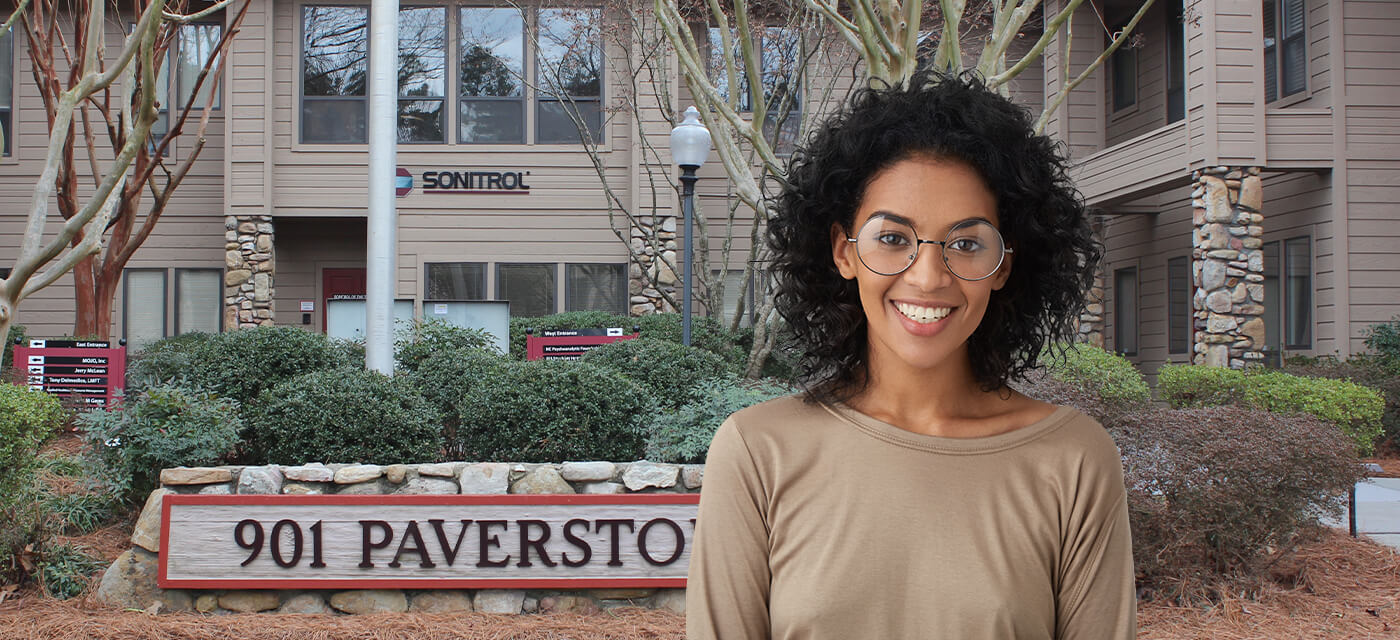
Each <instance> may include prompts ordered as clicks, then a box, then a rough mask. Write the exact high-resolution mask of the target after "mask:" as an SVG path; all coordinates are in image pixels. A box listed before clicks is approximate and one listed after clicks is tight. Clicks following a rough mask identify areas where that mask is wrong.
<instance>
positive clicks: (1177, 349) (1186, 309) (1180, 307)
mask: <svg viewBox="0 0 1400 640" xmlns="http://www.w3.org/2000/svg"><path fill="white" fill-rule="evenodd" d="M1191 284H1192V283H1191V261H1190V259H1189V258H1187V257H1186V256H1180V257H1177V258H1172V259H1170V260H1167V353H1187V352H1188V351H1189V350H1190V349H1191V318H1192V313H1191Z"/></svg>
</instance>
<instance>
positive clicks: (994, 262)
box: [846, 215, 1012, 281]
mask: <svg viewBox="0 0 1400 640" xmlns="http://www.w3.org/2000/svg"><path fill="white" fill-rule="evenodd" d="M846 241H847V242H852V243H855V245H856V255H858V256H860V262H861V264H864V265H865V268H867V269H869V270H871V271H874V272H875V273H878V274H880V275H882V276H892V275H896V274H899V273H903V272H904V270H905V269H908V268H909V265H911V264H914V260H915V259H916V258H918V257H919V246H920V245H925V244H936V245H938V248H939V249H941V250H942V253H943V264H945V265H947V266H948V272H949V273H952V274H953V275H955V276H957V277H959V278H962V279H963V280H973V281H976V280H984V279H986V278H988V277H991V275H992V274H994V273H996V272H997V269H999V268H1000V267H1001V263H1002V261H1003V260H1005V258H1006V254H1008V253H1011V252H1012V250H1011V249H1008V248H1007V247H1006V244H1005V242H1004V241H1003V240H1002V238H1001V233H1000V232H998V231H997V228H996V227H993V226H992V225H991V223H989V222H987V221H986V220H964V221H963V222H959V223H958V224H956V225H953V228H952V229H950V230H949V231H948V235H947V237H945V238H944V239H943V240H942V241H939V240H920V239H919V236H918V234H916V233H914V228H913V227H911V226H909V225H908V224H906V223H904V222H902V221H900V220H896V219H894V218H891V217H888V216H882V215H881V216H875V217H872V218H870V219H869V220H867V221H866V222H865V224H864V225H863V226H861V228H860V233H858V234H856V237H854V238H852V237H849V236H847V237H846Z"/></svg>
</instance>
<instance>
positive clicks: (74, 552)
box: [39, 542, 106, 600]
mask: <svg viewBox="0 0 1400 640" xmlns="http://www.w3.org/2000/svg"><path fill="white" fill-rule="evenodd" d="M105 566H106V563H105V562H102V561H101V560H99V559H97V558H94V557H93V556H91V555H89V554H88V553H87V552H86V551H84V550H83V548H82V547H79V546H77V545H74V544H72V543H69V542H64V543H61V544H57V545H53V546H50V547H49V548H47V549H45V550H44V555H43V559H42V560H40V561H39V583H40V584H42V585H43V586H44V591H45V592H46V593H48V594H49V595H50V596H53V597H55V598H58V599H59V600H67V599H69V598H76V597H77V596H78V595H80V594H82V592H83V590H84V589H86V588H87V586H88V583H89V582H90V581H91V579H92V576H93V575H94V574H96V573H97V572H98V571H99V570H101V569H102V568H103V567H105Z"/></svg>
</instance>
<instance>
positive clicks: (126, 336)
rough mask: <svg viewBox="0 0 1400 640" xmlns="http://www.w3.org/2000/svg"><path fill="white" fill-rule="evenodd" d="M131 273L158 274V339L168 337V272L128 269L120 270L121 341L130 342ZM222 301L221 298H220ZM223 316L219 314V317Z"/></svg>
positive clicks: (161, 268)
mask: <svg viewBox="0 0 1400 640" xmlns="http://www.w3.org/2000/svg"><path fill="white" fill-rule="evenodd" d="M133 272H143V273H159V274H160V293H161V295H160V305H161V312H160V338H158V339H164V338H167V337H169V336H170V270H169V269H166V268H164V267H129V268H125V269H122V340H125V341H126V342H127V343H128V344H130V342H131V278H129V277H128V275H129V274H131V273H133ZM220 300H222V297H220ZM222 315H223V314H222V313H220V316H222Z"/></svg>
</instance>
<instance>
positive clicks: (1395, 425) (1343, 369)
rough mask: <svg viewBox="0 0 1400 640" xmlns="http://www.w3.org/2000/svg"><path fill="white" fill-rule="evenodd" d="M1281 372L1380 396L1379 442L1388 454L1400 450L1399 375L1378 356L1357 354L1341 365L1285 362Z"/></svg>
mask: <svg viewBox="0 0 1400 640" xmlns="http://www.w3.org/2000/svg"><path fill="white" fill-rule="evenodd" d="M1285 370H1286V371H1287V372H1288V373H1291V374H1294V375H1299V376H1308V377H1313V378H1330V379H1333V380H1349V381H1351V382H1355V383H1356V384H1359V385H1361V386H1363V387H1370V388H1372V389H1375V390H1376V391H1379V392H1381V395H1382V396H1384V397H1385V413H1384V414H1383V415H1381V431H1382V434H1383V435H1382V442H1384V443H1386V445H1387V446H1388V447H1389V448H1390V449H1392V450H1394V449H1396V448H1397V447H1400V375H1397V373H1396V372H1395V371H1394V370H1393V369H1392V368H1391V367H1390V365H1389V364H1388V363H1386V362H1385V361H1384V360H1383V359H1382V358H1381V357H1380V356H1375V355H1369V354H1359V355H1355V356H1352V357H1351V358H1350V359H1348V360H1345V361H1339V360H1337V359H1335V358H1289V359H1288V362H1287V365H1286V367H1285Z"/></svg>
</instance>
